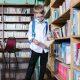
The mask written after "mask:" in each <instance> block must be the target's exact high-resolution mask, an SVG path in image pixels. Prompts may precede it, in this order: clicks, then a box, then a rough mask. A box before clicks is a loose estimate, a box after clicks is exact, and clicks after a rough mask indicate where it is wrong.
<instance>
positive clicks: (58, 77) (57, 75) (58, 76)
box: [54, 74, 63, 80]
mask: <svg viewBox="0 0 80 80" xmlns="http://www.w3.org/2000/svg"><path fill="white" fill-rule="evenodd" d="M54 77H55V78H56V79H58V80H63V78H62V77H61V76H60V75H59V74H54Z"/></svg>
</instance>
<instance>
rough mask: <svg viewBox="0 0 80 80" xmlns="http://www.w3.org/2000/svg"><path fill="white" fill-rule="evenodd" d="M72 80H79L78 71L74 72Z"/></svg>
mask: <svg viewBox="0 0 80 80" xmlns="http://www.w3.org/2000/svg"><path fill="white" fill-rule="evenodd" d="M74 80H80V71H77V70H74Z"/></svg>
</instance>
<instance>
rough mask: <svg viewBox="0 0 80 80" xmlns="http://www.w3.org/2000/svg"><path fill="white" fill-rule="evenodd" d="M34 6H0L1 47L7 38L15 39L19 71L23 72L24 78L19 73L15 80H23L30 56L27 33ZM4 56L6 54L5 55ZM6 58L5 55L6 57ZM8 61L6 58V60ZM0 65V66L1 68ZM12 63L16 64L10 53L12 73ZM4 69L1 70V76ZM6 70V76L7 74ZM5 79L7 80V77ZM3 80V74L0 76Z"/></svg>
mask: <svg viewBox="0 0 80 80" xmlns="http://www.w3.org/2000/svg"><path fill="white" fill-rule="evenodd" d="M33 7H34V5H28V4H0V42H1V43H2V44H3V46H5V45H6V41H7V39H8V38H9V37H15V38H16V56H17V58H18V62H19V70H20V71H21V72H24V73H23V74H24V76H22V77H20V76H19V75H20V74H22V73H21V72H19V71H18V72H19V74H17V78H16V79H18V78H19V79H22V78H23V79H24V77H25V73H26V69H27V66H28V62H29V59H30V56H31V53H30V48H29V41H28V38H27V31H28V28H29V26H28V25H29V23H30V21H31V20H32V19H33V16H34V15H33ZM2 54H3V53H2V50H1V49H0V62H1V63H2V61H3V59H2ZM5 54H6V53H5ZM6 56H7V55H6ZM6 59H7V60H8V58H6ZM1 63H0V66H2V65H1ZM14 63H16V59H15V55H14V54H13V53H11V68H12V69H13V70H12V69H11V72H14V71H15V70H14ZM2 72H4V69H2V68H1V74H2ZM8 72H9V71H8V69H7V70H6V75H7V73H8ZM11 74H12V73H11ZM7 79H9V78H8V77H7ZM1 80H3V74H2V75H1Z"/></svg>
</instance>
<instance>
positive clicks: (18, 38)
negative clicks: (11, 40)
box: [0, 37, 28, 39]
mask: <svg viewBox="0 0 80 80" xmlns="http://www.w3.org/2000/svg"><path fill="white" fill-rule="evenodd" d="M15 38H16V37H15ZM0 39H3V38H0ZM4 39H8V38H4ZM16 39H28V38H27V37H23V38H22V37H21V38H16Z"/></svg>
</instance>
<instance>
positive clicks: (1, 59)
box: [0, 57, 30, 63]
mask: <svg viewBox="0 0 80 80" xmlns="http://www.w3.org/2000/svg"><path fill="white" fill-rule="evenodd" d="M6 59H8V58H6ZM17 59H18V61H19V62H20V63H25V62H26V63H28V62H29V59H30V58H29V57H26V58H21V57H17ZM11 61H13V62H16V58H11ZM2 62H3V58H0V63H2ZM13 62H12V63H13Z"/></svg>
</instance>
